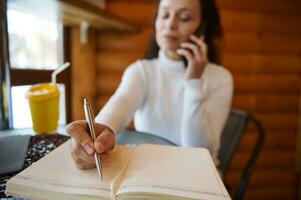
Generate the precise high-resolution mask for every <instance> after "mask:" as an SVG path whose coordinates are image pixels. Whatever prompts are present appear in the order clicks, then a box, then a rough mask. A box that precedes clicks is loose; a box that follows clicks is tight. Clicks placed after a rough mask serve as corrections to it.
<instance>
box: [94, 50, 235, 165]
mask: <svg viewBox="0 0 301 200" xmlns="http://www.w3.org/2000/svg"><path fill="white" fill-rule="evenodd" d="M184 75H185V68H184V64H183V62H182V61H175V60H171V59H169V58H168V57H167V56H166V55H165V53H164V52H163V51H162V50H161V51H159V57H158V58H157V59H152V60H139V61H137V62H135V63H133V64H131V65H130V66H129V67H128V68H127V69H126V71H125V73H124V75H123V77H122V81H121V83H120V85H119V87H118V89H117V90H116V92H115V94H114V95H113V96H112V97H111V98H110V100H109V101H108V103H107V104H106V105H105V106H104V108H103V109H102V110H101V112H100V113H99V114H98V115H97V117H96V118H95V121H96V122H98V123H101V124H105V125H107V126H108V127H110V128H111V129H112V130H113V132H114V133H118V132H119V131H120V130H122V129H123V128H125V127H126V126H127V125H128V124H129V123H130V121H131V120H132V119H133V117H134V124H135V128H136V130H137V131H142V132H147V133H151V134H153V135H157V136H160V137H163V138H165V139H167V140H170V141H172V142H174V143H176V144H177V145H179V146H189V147H205V148H207V149H209V151H210V152H211V154H212V156H213V158H214V160H216V159H217V153H218V150H219V144H220V135H221V132H222V129H223V127H224V124H225V122H226V119H227V116H228V113H229V110H230V107H231V101H232V93H233V81H232V76H231V74H230V73H229V72H228V71H227V70H226V69H225V68H223V67H221V66H218V65H215V64H212V63H210V64H208V65H207V66H206V67H205V69H204V72H203V74H202V76H201V77H200V79H191V80H185V79H184ZM216 161H217V160H216Z"/></svg>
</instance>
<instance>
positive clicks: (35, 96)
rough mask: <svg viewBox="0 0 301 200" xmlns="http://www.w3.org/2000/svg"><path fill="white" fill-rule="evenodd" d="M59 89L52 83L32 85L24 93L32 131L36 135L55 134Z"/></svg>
mask: <svg viewBox="0 0 301 200" xmlns="http://www.w3.org/2000/svg"><path fill="white" fill-rule="evenodd" d="M59 96H60V92H59V88H58V85H57V84H54V83H40V84H36V85H33V86H32V87H31V88H30V89H29V90H28V91H27V93H26V98H27V99H28V102H29V107H30V112H31V118H32V125H33V130H34V131H35V132H36V133H37V134H41V133H55V131H56V130H57V126H58V119H59Z"/></svg>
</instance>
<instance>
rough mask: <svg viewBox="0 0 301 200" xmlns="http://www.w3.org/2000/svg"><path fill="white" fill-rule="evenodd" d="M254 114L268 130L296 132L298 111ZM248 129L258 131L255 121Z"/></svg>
mask: <svg viewBox="0 0 301 200" xmlns="http://www.w3.org/2000/svg"><path fill="white" fill-rule="evenodd" d="M253 115H254V116H255V117H256V118H257V119H258V120H259V121H260V122H261V123H262V125H263V128H264V129H265V131H266V132H273V131H279V132H280V131H281V132H283V133H286V134H288V133H291V132H294V133H296V130H297V120H298V118H297V114H296V113H265V114H263V113H261V114H256V113H253ZM247 131H252V132H254V131H256V128H255V126H254V124H253V123H250V124H249V126H248V127H247Z"/></svg>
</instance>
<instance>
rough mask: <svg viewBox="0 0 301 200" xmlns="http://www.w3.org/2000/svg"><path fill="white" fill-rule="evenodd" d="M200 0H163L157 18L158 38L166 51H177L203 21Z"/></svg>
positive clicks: (158, 41) (161, 46)
mask: <svg viewBox="0 0 301 200" xmlns="http://www.w3.org/2000/svg"><path fill="white" fill-rule="evenodd" d="M200 6H201V5H200V1H199V0H161V1H160V4H159V10H158V16H157V18H156V24H155V29H156V40H157V43H158V45H159V47H160V48H161V49H163V50H165V51H176V50H177V49H178V48H179V47H180V44H181V43H182V42H185V41H187V40H188V39H189V36H190V35H192V34H193V33H194V32H195V31H196V29H197V28H198V26H199V24H200V23H201V13H200Z"/></svg>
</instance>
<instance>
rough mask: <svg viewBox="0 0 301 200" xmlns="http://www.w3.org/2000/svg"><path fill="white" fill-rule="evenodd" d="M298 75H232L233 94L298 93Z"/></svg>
mask: <svg viewBox="0 0 301 200" xmlns="http://www.w3.org/2000/svg"><path fill="white" fill-rule="evenodd" d="M298 84H299V75H298V74H284V75H277V76H275V75H272V74H271V75H270V74H255V75H248V74H234V86H235V87H234V89H235V93H236V94H239V93H256V94H257V93H278V94H283V93H286V94H287V93H290V94H291V93H295V94H298V92H299V85H298Z"/></svg>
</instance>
